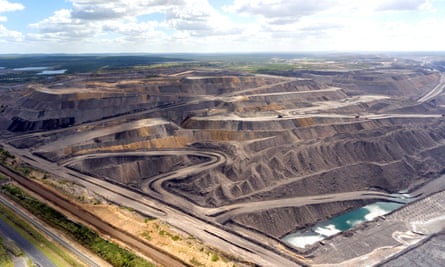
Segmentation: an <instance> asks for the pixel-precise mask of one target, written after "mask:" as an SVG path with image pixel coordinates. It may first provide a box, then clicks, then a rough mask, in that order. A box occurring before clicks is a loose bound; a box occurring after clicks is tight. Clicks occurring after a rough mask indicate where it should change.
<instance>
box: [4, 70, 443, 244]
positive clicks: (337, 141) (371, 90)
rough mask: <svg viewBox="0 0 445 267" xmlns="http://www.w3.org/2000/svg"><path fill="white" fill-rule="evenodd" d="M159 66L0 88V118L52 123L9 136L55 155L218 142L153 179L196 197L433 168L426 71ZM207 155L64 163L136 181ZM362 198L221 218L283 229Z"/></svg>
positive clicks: (428, 172) (355, 187) (299, 192)
mask: <svg viewBox="0 0 445 267" xmlns="http://www.w3.org/2000/svg"><path fill="white" fill-rule="evenodd" d="M164 71H165V70H164ZM182 71H183V70H182ZM171 73H174V72H171ZM149 74H150V75H153V71H151V72H150V73H149ZM168 74H170V72H165V73H162V75H163V76H160V77H151V78H141V77H146V76H147V75H148V73H145V75H144V73H143V72H140V73H137V75H136V74H134V75H136V76H135V77H138V78H132V77H133V76H132V75H133V74H132V73H126V74H125V73H124V74H121V75H122V78H116V77H114V76H113V75H111V74H98V75H97V76H94V77H87V78H85V77H78V78H77V79H74V78H73V79H71V80H68V79H67V80H66V81H64V80H62V81H58V83H57V84H56V83H54V84H49V85H46V86H43V85H42V86H38V85H32V86H30V87H29V88H27V89H26V90H22V91H19V93H20V94H21V95H20V97H18V100H17V101H16V103H12V99H10V103H9V102H8V103H9V105H8V107H6V108H5V109H4V111H3V112H2V113H1V118H0V121H1V122H5V123H4V124H7V126H3V128H8V129H9V131H10V132H13V133H17V132H20V133H21V132H29V131H36V130H53V129H59V130H58V131H49V132H46V133H42V134H33V135H29V136H26V138H20V137H17V138H14V139H12V140H11V141H10V143H11V144H13V145H15V146H16V147H20V148H30V149H32V150H33V152H34V153H36V154H38V155H40V156H42V157H45V158H47V159H49V160H51V161H56V162H59V163H64V162H65V161H69V160H72V159H73V158H75V157H78V156H82V155H90V154H95V153H109V152H113V153H115V152H121V153H126V152H134V151H139V152H146V151H161V152H162V151H165V150H168V151H190V150H193V151H197V150H199V151H211V152H215V153H219V154H218V155H220V156H219V158H217V159H215V161H217V160H220V161H221V164H215V167H213V168H205V167H203V168H202V170H199V171H196V172H192V173H191V174H188V175H185V176H184V177H182V176H181V177H177V179H172V180H167V181H165V182H163V183H162V186H163V188H164V189H165V190H167V191H168V192H169V193H170V194H172V195H174V196H180V197H182V198H184V199H185V200H184V201H187V200H189V201H191V202H193V203H194V204H196V205H199V206H202V207H204V208H214V207H221V206H223V205H230V204H240V203H248V202H251V201H253V200H255V201H263V200H274V199H281V198H290V197H297V196H311V195H323V194H327V193H343V192H351V191H363V190H374V191H380V192H389V193H393V192H397V191H399V190H402V189H411V188H415V187H417V186H419V185H420V184H422V183H423V182H425V181H427V180H430V179H434V178H436V177H437V176H438V175H439V174H441V173H444V170H445V119H444V118H443V117H442V116H440V115H441V114H443V113H445V110H444V107H445V98H444V97H443V94H442V95H440V94H439V95H438V96H437V97H436V98H434V99H433V100H431V101H426V102H425V103H418V102H417V100H418V99H419V98H420V97H421V96H423V95H425V94H426V93H427V92H429V91H431V90H433V88H435V87H436V86H437V85H438V84H439V83H440V81H441V74H440V73H438V72H433V71H430V70H428V69H426V68H425V69H423V68H421V67H419V66H416V67H410V68H403V67H400V66H396V67H392V68H391V67H388V66H385V67H384V68H381V69H379V68H373V69H370V70H352V71H346V70H344V71H322V70H320V71H290V72H287V73H284V74H286V76H287V77H278V76H266V75H261V76H255V75H246V74H237V73H233V72H231V73H229V72H213V71H202V70H201V71H195V72H194V73H193V72H191V73H187V74H180V73H179V74H178V73H176V74H173V75H168ZM275 74H278V73H275ZM280 74H283V73H280ZM48 103H50V104H48ZM106 118H108V119H106ZM95 121H99V122H97V123H96V122H95ZM6 122H7V123H6ZM87 122H93V123H87ZM73 125H74V126H75V127H69V126H73ZM65 127H68V128H66V129H61V128H65ZM207 160H209V159H204V158H200V157H192V156H183V155H171V154H169V155H163V156H162V155H160V156H117V155H116V154H113V155H112V156H109V157H107V156H104V157H99V158H88V157H85V158H81V160H79V161H76V162H75V163H73V164H71V165H70V166H71V167H72V168H75V169H77V170H79V171H81V172H86V173H90V174H94V175H96V176H98V177H107V178H110V179H113V180H115V181H117V182H120V183H124V184H128V185H132V186H136V185H138V184H140V183H141V181H142V180H143V179H146V178H151V177H155V176H157V175H159V174H168V173H170V172H173V171H178V170H180V169H183V168H184V167H189V166H194V165H197V164H201V163H203V162H205V161H207ZM209 161H210V160H209ZM209 164H210V163H209ZM363 204H364V202H363V201H361V200H358V201H349V202H333V203H327V204H320V205H313V206H307V207H301V208H274V209H271V210H265V211H261V212H251V213H247V214H241V215H238V216H236V217H234V218H232V221H233V222H234V223H237V224H239V225H244V226H246V227H249V228H252V229H255V230H257V231H260V232H264V233H266V234H268V235H269V236H273V237H281V236H282V235H284V234H286V233H288V232H290V231H292V230H294V229H296V228H299V227H304V226H306V225H309V224H312V223H314V222H316V221H318V220H321V219H325V218H327V217H330V216H332V215H334V214H338V213H341V212H343V211H345V210H348V209H351V208H354V207H357V206H361V205H363Z"/></svg>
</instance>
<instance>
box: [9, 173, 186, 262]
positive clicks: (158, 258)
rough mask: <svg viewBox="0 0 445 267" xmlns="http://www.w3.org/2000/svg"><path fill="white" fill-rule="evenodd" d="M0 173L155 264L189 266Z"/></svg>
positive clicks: (27, 182) (21, 180)
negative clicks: (140, 253)
mask: <svg viewBox="0 0 445 267" xmlns="http://www.w3.org/2000/svg"><path fill="white" fill-rule="evenodd" d="M0 172H2V173H4V174H6V175H7V176H8V177H10V178H11V179H13V180H14V181H16V182H17V183H19V184H20V185H22V186H24V187H26V188H27V189H28V190H31V191H32V192H34V193H36V194H38V195H39V196H41V197H43V198H45V199H46V200H48V201H50V202H51V203H53V204H54V205H56V206H58V207H59V208H61V209H63V210H64V211H66V212H69V213H70V214H71V215H72V216H74V217H75V218H79V219H80V220H81V221H82V222H85V223H87V224H89V225H92V226H94V227H95V228H96V229H97V230H98V231H99V232H101V233H102V234H104V235H109V236H110V237H112V238H114V239H117V240H119V241H121V242H123V243H125V244H128V245H129V246H130V247H132V248H134V249H136V250H137V251H140V252H142V253H143V254H144V255H147V256H148V257H149V258H151V259H153V260H154V261H155V262H157V263H159V264H161V265H163V266H188V265H187V264H185V263H183V262H182V261H180V260H179V259H177V258H176V257H175V256H173V255H170V254H168V253H166V252H164V251H161V250H159V249H158V248H157V247H154V246H153V245H151V244H149V243H147V242H145V241H144V240H142V239H140V238H139V237H136V236H134V235H132V234H130V233H128V232H125V231H123V230H121V229H118V228H116V227H114V226H112V225H111V224H109V223H106V222H104V221H103V220H101V219H100V218H98V217H97V216H96V215H94V214H92V213H90V212H89V211H87V210H85V209H83V208H82V207H81V206H79V205H77V204H75V203H73V202H72V201H70V200H69V199H67V198H65V197H63V196H62V195H60V194H58V193H56V192H54V191H52V190H49V189H46V188H44V187H42V186H40V185H39V184H38V183H36V182H34V181H32V180H29V179H27V178H24V177H22V176H21V175H19V174H17V173H15V172H13V171H11V170H9V169H7V168H5V167H3V166H0Z"/></svg>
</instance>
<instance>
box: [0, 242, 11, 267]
mask: <svg viewBox="0 0 445 267" xmlns="http://www.w3.org/2000/svg"><path fill="white" fill-rule="evenodd" d="M0 266H4V267H14V264H13V263H12V260H11V257H10V256H9V254H8V251H7V250H6V247H5V245H4V244H3V238H2V237H1V236H0Z"/></svg>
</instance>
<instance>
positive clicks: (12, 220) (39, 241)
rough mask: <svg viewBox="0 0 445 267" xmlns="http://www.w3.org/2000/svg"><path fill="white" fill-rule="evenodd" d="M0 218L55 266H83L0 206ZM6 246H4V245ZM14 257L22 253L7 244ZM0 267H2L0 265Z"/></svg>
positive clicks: (10, 243)
mask: <svg viewBox="0 0 445 267" xmlns="http://www.w3.org/2000/svg"><path fill="white" fill-rule="evenodd" d="M0 217H1V218H2V219H3V220H4V221H5V222H7V223H8V224H9V225H11V226H12V227H14V229H15V230H16V231H17V232H19V233H20V234H21V235H22V236H23V237H24V238H26V239H27V240H29V242H31V243H32V244H34V246H35V247H37V248H39V249H40V251H41V252H42V253H43V254H45V255H46V256H47V257H48V258H49V259H50V260H51V261H52V262H54V263H55V264H56V265H57V266H66V265H67V264H68V265H69V266H74V267H76V266H83V265H82V264H80V263H79V262H77V260H75V259H73V257H71V256H70V255H69V254H68V253H67V252H66V251H65V250H64V249H62V248H61V247H59V246H57V245H56V244H55V243H54V242H51V241H49V240H48V239H46V238H45V237H44V236H43V235H41V234H40V233H39V232H38V231H37V230H35V229H34V228H33V227H32V226H30V225H29V224H28V223H27V222H26V221H25V220H23V219H22V218H20V217H18V216H17V215H16V214H15V213H14V212H12V211H11V210H10V209H8V208H6V207H4V206H2V205H0ZM5 245H6V244H5ZM6 247H7V248H8V250H9V251H10V252H11V253H13V254H14V255H15V256H21V255H22V254H23V252H22V251H21V249H20V248H18V247H17V246H16V245H15V243H13V242H9V243H8V244H7V246H6ZM0 266H3V265H1V264H0Z"/></svg>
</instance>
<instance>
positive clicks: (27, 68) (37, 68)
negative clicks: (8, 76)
mask: <svg viewBox="0 0 445 267" xmlns="http://www.w3.org/2000/svg"><path fill="white" fill-rule="evenodd" d="M47 68H48V67H24V68H14V69H12V70H15V71H40V70H46V69H47Z"/></svg>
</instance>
